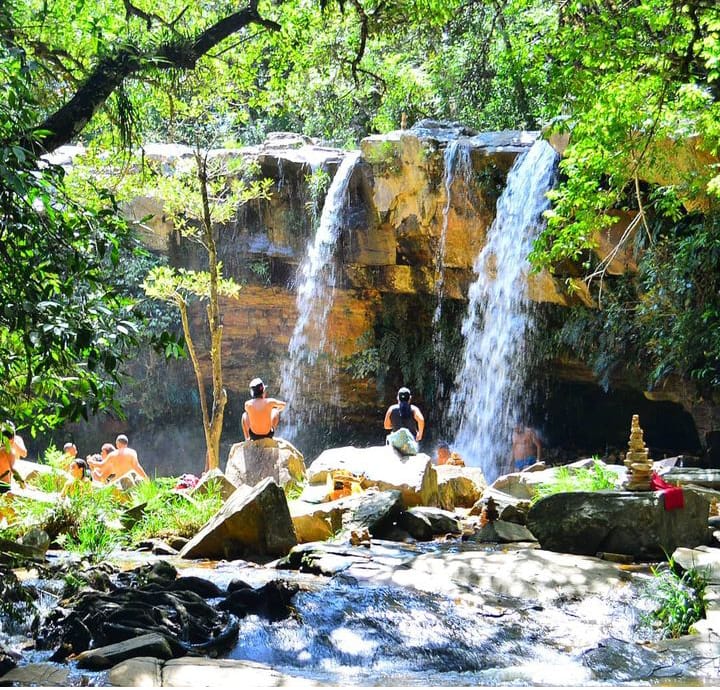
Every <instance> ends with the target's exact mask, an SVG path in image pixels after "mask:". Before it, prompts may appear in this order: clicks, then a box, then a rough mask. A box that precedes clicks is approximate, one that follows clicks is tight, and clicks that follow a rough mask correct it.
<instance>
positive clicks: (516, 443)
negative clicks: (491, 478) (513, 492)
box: [511, 423, 542, 472]
mask: <svg viewBox="0 0 720 690" xmlns="http://www.w3.org/2000/svg"><path fill="white" fill-rule="evenodd" d="M541 453H542V444H541V443H540V439H539V438H538V435H537V434H536V433H535V431H534V430H533V429H531V428H530V427H529V426H525V425H524V424H520V423H518V424H516V425H515V429H513V436H512V463H513V466H512V468H511V470H512V471H515V472H520V471H521V470H523V469H524V468H525V467H530V465H534V464H535V463H536V462H540V455H541Z"/></svg>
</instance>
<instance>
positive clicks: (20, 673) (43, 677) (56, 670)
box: [0, 662, 70, 688]
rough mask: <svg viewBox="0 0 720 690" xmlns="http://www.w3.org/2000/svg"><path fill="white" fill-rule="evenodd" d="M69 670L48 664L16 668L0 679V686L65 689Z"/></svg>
mask: <svg viewBox="0 0 720 690" xmlns="http://www.w3.org/2000/svg"><path fill="white" fill-rule="evenodd" d="M69 678H70V669H69V668H68V667H64V666H58V665H57V664H51V663H49V662H38V663H31V664H25V665H24V666H17V667H16V668H14V669H12V670H11V671H9V672H8V673H6V674H5V675H4V676H2V677H1V678H0V684H1V685H8V686H14V687H22V688H30V687H44V688H48V687H67V686H69V685H70V683H69Z"/></svg>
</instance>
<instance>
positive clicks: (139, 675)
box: [107, 656, 163, 688]
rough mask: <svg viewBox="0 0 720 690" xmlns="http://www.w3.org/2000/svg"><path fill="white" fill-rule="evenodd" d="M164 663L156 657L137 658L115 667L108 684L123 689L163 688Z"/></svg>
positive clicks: (108, 676) (110, 673) (109, 672)
mask: <svg viewBox="0 0 720 690" xmlns="http://www.w3.org/2000/svg"><path fill="white" fill-rule="evenodd" d="M162 669H163V662H162V661H161V660H160V659H156V658H154V657H145V656H144V657H135V658H133V659H128V660H127V661H121V662H120V663H119V664H116V665H115V666H113V667H112V668H111V669H110V670H109V671H108V675H107V679H108V684H109V685H114V686H115V687H121V688H161V687H162V686H163V679H162Z"/></svg>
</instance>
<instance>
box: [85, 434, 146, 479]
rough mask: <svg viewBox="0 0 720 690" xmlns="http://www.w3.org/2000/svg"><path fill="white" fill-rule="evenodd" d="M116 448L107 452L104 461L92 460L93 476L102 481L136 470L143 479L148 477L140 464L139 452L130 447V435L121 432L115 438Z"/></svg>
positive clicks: (117, 477)
mask: <svg viewBox="0 0 720 690" xmlns="http://www.w3.org/2000/svg"><path fill="white" fill-rule="evenodd" d="M115 446H116V450H114V451H112V452H111V453H108V454H107V457H106V458H105V460H103V461H102V462H95V461H93V460H91V461H90V465H91V466H92V470H93V476H94V477H95V478H96V479H99V480H100V481H102V482H107V481H114V480H116V479H120V477H122V476H124V475H126V474H127V473H128V472H135V473H136V474H137V475H138V476H139V477H140V478H141V479H147V478H148V476H147V474H146V473H145V470H144V469H143V468H142V467H141V466H140V462H139V460H138V455H137V453H136V452H135V451H134V450H133V449H132V448H130V447H128V437H127V436H125V434H120V435H119V436H118V437H117V438H116V439H115Z"/></svg>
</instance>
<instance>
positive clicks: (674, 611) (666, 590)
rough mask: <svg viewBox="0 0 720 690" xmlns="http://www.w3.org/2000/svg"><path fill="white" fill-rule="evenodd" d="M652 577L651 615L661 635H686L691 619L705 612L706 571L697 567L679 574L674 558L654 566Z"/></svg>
mask: <svg viewBox="0 0 720 690" xmlns="http://www.w3.org/2000/svg"><path fill="white" fill-rule="evenodd" d="M652 573H653V575H654V580H653V581H652V582H651V583H650V584H649V586H648V589H649V591H650V593H651V595H652V597H653V598H654V600H655V601H656V602H657V607H656V608H655V610H654V611H653V612H652V615H651V618H652V619H653V620H654V621H655V623H656V625H658V626H659V627H660V630H661V632H662V634H663V636H664V637H672V638H677V637H680V636H682V635H687V634H688V632H689V631H690V628H691V626H692V625H693V623H696V622H697V621H699V620H700V619H701V618H704V616H705V588H706V586H707V583H708V578H707V575H705V574H704V573H703V572H702V571H700V570H698V569H697V568H690V569H688V570H685V571H683V572H682V573H681V574H678V569H677V566H676V564H675V562H674V561H673V560H672V559H670V561H669V562H668V564H667V565H664V566H660V567H658V568H653V569H652Z"/></svg>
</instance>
